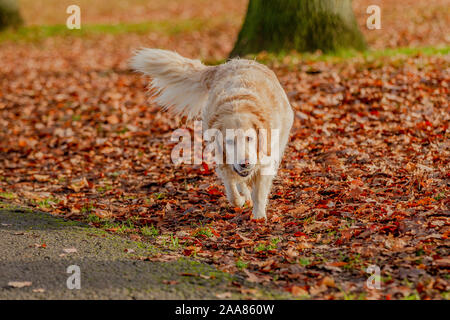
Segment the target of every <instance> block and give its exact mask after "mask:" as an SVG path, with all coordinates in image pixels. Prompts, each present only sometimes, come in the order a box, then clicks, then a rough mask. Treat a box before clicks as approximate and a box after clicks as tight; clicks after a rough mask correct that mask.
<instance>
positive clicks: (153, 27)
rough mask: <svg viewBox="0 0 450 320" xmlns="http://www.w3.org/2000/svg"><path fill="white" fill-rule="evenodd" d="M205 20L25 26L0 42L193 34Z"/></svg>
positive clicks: (4, 35) (0, 37) (0, 35)
mask: <svg viewBox="0 0 450 320" xmlns="http://www.w3.org/2000/svg"><path fill="white" fill-rule="evenodd" d="M209 21H210V20H206V19H186V20H178V21H176V20H175V21H157V22H145V23H134V24H133V23H119V24H111V25H108V24H94V25H81V29H72V30H70V29H68V28H67V27H66V26H65V25H43V26H26V27H20V28H18V29H7V30H5V31H3V32H0V42H3V41H31V42H33V41H40V40H43V39H46V38H49V37H67V36H75V37H87V36H93V35H99V34H113V35H114V34H127V33H134V34H146V33H149V32H158V33H161V34H166V35H176V34H179V33H183V32H193V31H197V30H202V29H207V28H208V27H209V25H210V24H211V23H210V22H209Z"/></svg>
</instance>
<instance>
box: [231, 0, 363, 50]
mask: <svg viewBox="0 0 450 320" xmlns="http://www.w3.org/2000/svg"><path fill="white" fill-rule="evenodd" d="M347 48H353V49H356V50H363V49H365V48H366V42H365V40H364V37H363V35H362V34H361V32H360V30H359V28H358V25H357V23H356V19H355V16H354V14H353V9H352V1H351V0H250V1H249V4H248V9H247V15H246V17H245V20H244V24H243V25H242V29H241V32H240V33H239V36H238V40H237V41H236V44H235V47H234V49H233V51H232V52H231V54H230V56H231V57H234V56H238V55H240V56H243V55H246V54H249V53H257V52H260V51H262V50H266V51H269V52H275V53H279V52H283V51H284V52H285V51H289V50H296V51H298V52H314V51H316V50H322V51H323V52H330V51H337V50H339V49H347Z"/></svg>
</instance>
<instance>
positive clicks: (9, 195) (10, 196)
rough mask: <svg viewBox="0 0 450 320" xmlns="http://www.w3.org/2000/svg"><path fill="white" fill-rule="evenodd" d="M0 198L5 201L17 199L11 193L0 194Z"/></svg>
mask: <svg viewBox="0 0 450 320" xmlns="http://www.w3.org/2000/svg"><path fill="white" fill-rule="evenodd" d="M0 198H5V199H9V200H11V199H15V198H17V196H16V195H15V194H14V193H11V192H0Z"/></svg>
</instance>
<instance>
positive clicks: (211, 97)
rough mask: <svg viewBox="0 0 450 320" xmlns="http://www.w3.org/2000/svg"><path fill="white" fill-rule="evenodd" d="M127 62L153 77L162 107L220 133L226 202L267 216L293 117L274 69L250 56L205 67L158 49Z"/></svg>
mask: <svg viewBox="0 0 450 320" xmlns="http://www.w3.org/2000/svg"><path fill="white" fill-rule="evenodd" d="M131 67H132V68H133V69H134V70H136V71H139V72H142V73H144V74H146V75H149V76H150V77H151V78H152V81H151V83H150V88H152V89H153V91H152V92H154V93H155V94H154V96H155V100H156V102H157V103H158V104H159V105H161V106H162V107H163V108H164V109H166V110H169V111H171V112H172V113H173V114H177V115H181V116H187V118H188V119H193V118H197V119H198V118H200V119H201V120H202V122H203V129H204V130H208V129H215V130H217V131H218V132H219V133H221V135H220V136H221V138H223V140H222V139H220V138H219V139H216V141H217V143H218V149H217V150H219V152H222V154H225V155H226V159H227V161H226V162H220V161H219V162H217V161H216V162H217V168H216V171H217V173H218V175H219V176H220V178H221V179H222V181H223V183H224V185H225V189H226V195H227V198H228V200H229V202H230V203H231V204H232V205H233V206H242V205H244V203H245V201H249V203H250V204H251V203H252V204H253V211H252V213H253V218H254V219H261V218H266V206H267V202H268V197H269V193H270V189H271V186H272V181H273V178H274V177H275V175H276V173H277V170H278V166H279V164H280V161H281V157H282V155H283V152H284V149H285V147H286V144H287V142H288V140H289V132H290V130H291V127H292V123H293V120H294V113H293V111H292V108H291V105H290V104H289V101H288V99H287V96H286V94H285V92H284V90H283V88H282V87H281V85H280V83H279V81H278V79H277V77H276V76H275V74H274V73H273V72H272V71H271V70H270V69H268V68H267V67H266V66H264V65H261V64H259V63H257V62H255V61H250V60H245V59H233V60H230V61H228V62H227V63H224V64H221V65H218V66H205V65H203V64H202V63H201V62H200V61H198V60H191V59H187V58H184V57H182V56H180V55H179V54H177V53H175V52H172V51H166V50H160V49H142V50H139V51H138V52H137V53H136V54H135V55H134V57H133V58H132V59H131ZM241 142H243V143H241ZM230 154H231V156H230Z"/></svg>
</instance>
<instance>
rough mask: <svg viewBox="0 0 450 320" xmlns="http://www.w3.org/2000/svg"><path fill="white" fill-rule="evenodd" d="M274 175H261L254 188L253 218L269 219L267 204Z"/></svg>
mask: <svg viewBox="0 0 450 320" xmlns="http://www.w3.org/2000/svg"><path fill="white" fill-rule="evenodd" d="M273 178H274V176H273V175H261V174H260V175H259V176H258V177H257V178H256V180H255V182H254V185H253V188H252V200H253V219H261V218H264V219H267V215H266V206H267V202H268V200H269V193H270V189H271V187H272V181H273Z"/></svg>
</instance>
